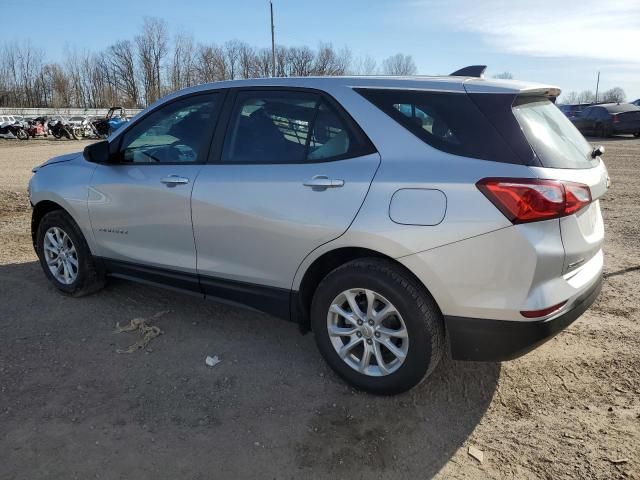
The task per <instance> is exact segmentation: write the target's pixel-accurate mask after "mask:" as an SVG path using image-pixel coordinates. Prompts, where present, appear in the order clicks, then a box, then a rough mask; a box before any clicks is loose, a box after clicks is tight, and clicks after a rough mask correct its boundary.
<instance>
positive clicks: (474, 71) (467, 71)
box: [449, 65, 487, 78]
mask: <svg viewBox="0 0 640 480" xmlns="http://www.w3.org/2000/svg"><path fill="white" fill-rule="evenodd" d="M486 69H487V66H486V65H469V66H468V67H464V68H461V69H460V70H456V71H455V72H453V73H450V74H449V76H450V77H477V78H482V77H484V71H485V70H486Z"/></svg>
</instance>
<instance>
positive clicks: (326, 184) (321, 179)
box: [304, 175, 344, 189]
mask: <svg viewBox="0 0 640 480" xmlns="http://www.w3.org/2000/svg"><path fill="white" fill-rule="evenodd" d="M304 186H305V187H311V188H319V189H325V188H338V187H342V186H344V180H336V179H332V178H329V177H327V176H326V175H316V176H315V177H313V178H312V179H311V180H307V181H306V182H304Z"/></svg>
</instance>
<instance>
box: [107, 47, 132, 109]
mask: <svg viewBox="0 0 640 480" xmlns="http://www.w3.org/2000/svg"><path fill="white" fill-rule="evenodd" d="M107 58H108V62H109V66H110V68H111V71H112V74H113V77H114V82H115V86H116V88H117V90H118V91H119V92H122V94H123V97H124V100H125V101H124V102H122V103H123V104H124V105H125V106H127V107H134V106H138V105H139V91H138V79H137V77H136V58H135V49H134V45H133V43H132V42H130V41H129V40H124V41H120V42H117V43H116V44H115V45H112V46H111V47H109V49H108V51H107Z"/></svg>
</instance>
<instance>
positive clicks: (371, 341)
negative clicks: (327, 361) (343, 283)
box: [327, 288, 409, 377]
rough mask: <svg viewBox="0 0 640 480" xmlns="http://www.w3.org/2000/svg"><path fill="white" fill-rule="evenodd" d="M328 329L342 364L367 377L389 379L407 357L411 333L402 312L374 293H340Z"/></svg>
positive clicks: (358, 289) (329, 314)
mask: <svg viewBox="0 0 640 480" xmlns="http://www.w3.org/2000/svg"><path fill="white" fill-rule="evenodd" d="M327 329H328V333H329V339H330V340H331V344H332V345H333V348H334V349H335V351H336V353H337V354H338V356H339V357H340V358H341V359H342V361H344V362H345V363H346V364H347V365H349V366H350V367H351V368H353V369H354V370H356V371H358V372H360V373H362V374H364V375H367V376H372V377H380V376H385V375H389V374H391V373H393V372H395V371H396V370H398V369H399V368H400V367H401V366H402V364H403V363H404V361H405V359H406V357H407V352H408V350H409V332H408V330H407V327H406V325H405V322H404V320H403V319H402V316H401V315H400V312H399V311H398V310H397V309H396V307H395V306H394V305H393V304H392V303H391V302H390V301H389V300H387V299H386V298H385V297H383V296H382V295H380V294H379V293H377V292H375V291H373V290H369V289H365V288H355V289H350V290H345V291H344V292H342V293H340V294H339V295H338V296H337V297H336V298H335V299H334V300H333V302H331V306H330V307H329V312H328V314H327Z"/></svg>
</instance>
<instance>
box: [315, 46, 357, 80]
mask: <svg viewBox="0 0 640 480" xmlns="http://www.w3.org/2000/svg"><path fill="white" fill-rule="evenodd" d="M350 60H351V52H350V51H349V49H347V48H344V49H343V50H341V51H340V52H336V51H335V50H334V49H333V45H331V44H330V43H324V44H322V43H321V44H320V46H319V48H318V53H317V54H316V58H315V62H314V66H313V74H314V75H321V76H322V75H344V74H345V73H346V72H347V69H348V68H349V61H350Z"/></svg>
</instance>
